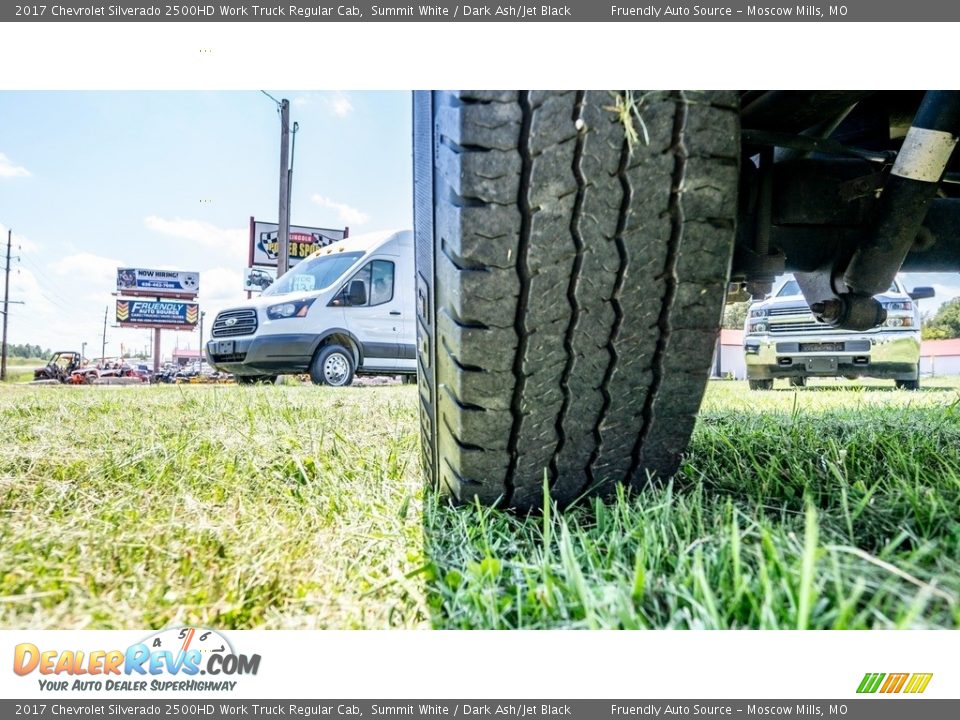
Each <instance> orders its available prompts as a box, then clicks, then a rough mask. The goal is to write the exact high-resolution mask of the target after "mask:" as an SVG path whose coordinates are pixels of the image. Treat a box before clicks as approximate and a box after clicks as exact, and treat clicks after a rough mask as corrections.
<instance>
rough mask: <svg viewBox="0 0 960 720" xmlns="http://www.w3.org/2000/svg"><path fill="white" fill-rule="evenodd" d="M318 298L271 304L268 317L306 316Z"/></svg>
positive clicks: (279, 318) (280, 318)
mask: <svg viewBox="0 0 960 720" xmlns="http://www.w3.org/2000/svg"><path fill="white" fill-rule="evenodd" d="M315 299H316V298H307V299H306V300H291V301H290V302H285V303H280V304H279V305H271V306H270V307H268V308H267V317H268V318H270V319H271V320H283V319H284V318H292V317H301V318H302V317H306V315H307V310H309V309H310V306H311V305H313V301H314V300H315Z"/></svg>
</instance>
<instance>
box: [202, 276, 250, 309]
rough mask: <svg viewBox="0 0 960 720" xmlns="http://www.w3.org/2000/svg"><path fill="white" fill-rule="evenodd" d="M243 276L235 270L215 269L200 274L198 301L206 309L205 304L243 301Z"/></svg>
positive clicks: (244, 296) (244, 295)
mask: <svg viewBox="0 0 960 720" xmlns="http://www.w3.org/2000/svg"><path fill="white" fill-rule="evenodd" d="M246 297H247V296H246V293H244V292H243V275H242V274H241V273H240V272H239V271H237V270H231V269H230V268H225V267H215V268H210V269H209V270H203V271H201V272H200V299H201V301H202V304H203V306H204V308H203V309H204V310H206V309H207V303H218V302H220V301H224V300H226V301H235V300H242V299H245V298H246Z"/></svg>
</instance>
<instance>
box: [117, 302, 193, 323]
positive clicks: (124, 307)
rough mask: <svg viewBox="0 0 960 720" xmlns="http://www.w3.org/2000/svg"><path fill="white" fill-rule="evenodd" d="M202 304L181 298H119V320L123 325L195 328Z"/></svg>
mask: <svg viewBox="0 0 960 720" xmlns="http://www.w3.org/2000/svg"><path fill="white" fill-rule="evenodd" d="M199 314H200V306H199V305H197V303H193V302H183V301H180V300H159V301H158V300H117V322H118V323H119V324H120V326H121V327H140V328H168V329H171V330H193V328H194V327H195V326H196V324H197V320H198V319H199Z"/></svg>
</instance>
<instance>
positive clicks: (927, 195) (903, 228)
mask: <svg viewBox="0 0 960 720" xmlns="http://www.w3.org/2000/svg"><path fill="white" fill-rule="evenodd" d="M958 128H960V92H956V91H944V90H931V91H929V92H927V93H926V95H924V98H923V101H922V102H921V104H920V109H919V110H918V111H917V114H916V116H915V117H914V120H913V125H912V127H911V128H910V130H909V131H907V136H906V139H904V141H903V145H902V147H901V148H900V152H899V153H898V154H897V159H896V161H895V162H894V164H893V168H892V169H891V171H890V175H889V176H888V177H887V179H886V182H885V183H884V186H883V192H882V193H881V195H880V200H879V205H878V207H877V213H876V218H875V222H874V224H873V227H872V230H871V233H870V235H869V236H868V237H867V239H866V240H865V241H864V242H863V243H862V244H861V245H860V247H858V248H857V250H856V252H855V253H854V255H853V257H852V258H851V260H850V264H849V265H848V266H847V269H846V272H845V273H844V276H843V281H844V284H845V285H846V286H847V288H848V289H849V291H850V293H852V294H853V295H856V296H860V297H861V298H866V297H872V296H873V295H877V294H879V293H882V292H884V291H885V290H886V289H887V288H889V287H890V284H891V283H892V282H893V279H894V277H895V276H896V274H897V272H898V271H899V270H900V266H901V265H902V264H903V260H904V258H905V257H906V256H907V253H908V252H909V251H910V247H911V246H912V245H913V243H914V241H915V239H916V237H917V233H918V231H919V230H920V228H921V226H922V224H923V220H924V218H925V217H926V215H927V209H928V208H929V206H930V203H931V201H932V200H933V199H934V197H935V196H936V193H937V187H938V186H939V184H940V181H941V179H942V178H943V174H944V172H945V171H946V168H947V163H948V162H949V161H950V155H951V154H952V153H953V149H954V147H955V146H956V144H957V133H958ZM851 301H853V302H856V300H854V299H853V298H851Z"/></svg>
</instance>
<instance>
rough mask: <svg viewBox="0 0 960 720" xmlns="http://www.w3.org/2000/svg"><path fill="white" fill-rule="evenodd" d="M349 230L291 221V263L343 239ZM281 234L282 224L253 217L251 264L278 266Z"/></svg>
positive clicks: (251, 221) (251, 222) (251, 227)
mask: <svg viewBox="0 0 960 720" xmlns="http://www.w3.org/2000/svg"><path fill="white" fill-rule="evenodd" d="M349 234H350V229H349V228H339V229H332V228H315V227H305V226H302V225H291V226H290V234H289V238H290V260H289V265H290V267H293V266H294V265H296V264H297V263H298V262H300V261H301V260H303V259H304V258H305V257H308V256H309V255H310V254H311V253H313V252H315V251H317V250H319V249H320V248H325V247H327V246H328V245H332V244H333V243H335V242H338V241H340V240H343V239H344V238H345V237H347V236H348V235H349ZM279 235H280V232H279V226H278V225H277V224H276V223H265V222H259V221H257V220H254V219H253V218H250V265H259V266H263V267H277V258H278V257H279V255H280V240H279Z"/></svg>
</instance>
